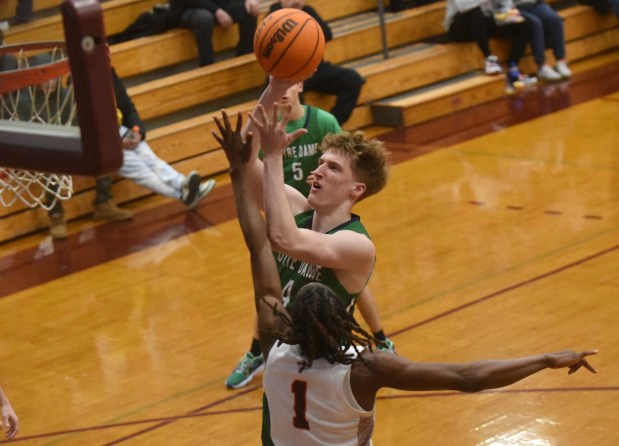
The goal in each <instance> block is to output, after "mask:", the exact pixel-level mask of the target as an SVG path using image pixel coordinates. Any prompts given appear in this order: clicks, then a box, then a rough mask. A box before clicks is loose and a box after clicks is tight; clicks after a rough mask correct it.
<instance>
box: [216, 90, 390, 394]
mask: <svg viewBox="0 0 619 446" xmlns="http://www.w3.org/2000/svg"><path fill="white" fill-rule="evenodd" d="M302 92H303V83H302V82H300V83H294V84H290V85H289V87H288V88H287V89H286V90H285V91H284V93H283V94H282V96H281V97H280V98H279V100H278V103H279V104H280V105H282V106H288V107H289V108H290V110H289V113H288V122H287V124H286V132H287V133H290V134H292V133H294V132H296V131H297V130H300V129H304V130H305V132H300V133H299V134H300V136H298V137H297V138H296V139H294V140H292V141H291V142H290V144H289V145H288V146H286V148H285V150H284V152H283V176H284V181H285V183H286V184H288V185H290V186H292V187H293V188H295V189H297V190H298V191H299V192H301V193H302V194H303V196H304V197H307V196H308V195H309V193H310V185H309V183H308V181H307V178H308V176H309V175H310V174H311V172H312V171H313V170H314V169H316V167H317V166H318V164H319V159H320V156H321V152H320V150H319V147H320V145H321V143H322V141H323V139H324V137H325V136H326V135H329V134H338V133H341V132H342V129H341V128H340V126H339V124H338V123H337V120H336V118H335V117H334V116H333V115H331V114H330V113H329V112H326V111H324V110H321V109H319V108H316V107H311V106H308V105H304V104H302V103H301V99H300V94H301V93H302ZM263 105H265V106H268V104H263ZM258 141H259V135H254V142H255V143H256V144H255V146H256V147H257V146H259V144H258ZM259 199H260V202H262V198H261V197H259ZM309 217H311V215H309ZM355 219H356V221H357V223H355V224H354V225H348V227H347V228H346V229H349V230H350V229H351V227H352V226H355V227H357V228H360V229H358V230H357V232H361V233H363V234H365V236H366V237H368V235H367V232H366V231H365V229H364V228H363V226H362V225H361V223H360V222H359V218H358V217H355ZM342 229H344V228H338V230H342ZM352 230H356V229H352ZM276 259H280V260H281V261H278V268H279V271H280V278H281V280H282V284H281V285H282V288H283V289H284V293H285V296H286V295H294V294H295V293H296V291H297V290H298V289H300V288H301V287H302V286H303V284H305V283H307V282H309V281H312V280H311V277H312V274H320V275H321V277H322V279H319V280H318V281H320V282H321V283H325V284H327V285H329V286H330V287H331V288H333V289H338V290H340V291H341V292H342V295H343V296H345V297H343V299H344V300H347V301H348V302H346V303H345V305H346V306H347V307H350V310H351V311H352V306H353V304H354V303H355V302H357V303H358V308H359V310H360V312H361V314H362V316H363V318H364V319H365V321H366V323H367V324H368V326H369V328H370V330H371V331H372V333H373V334H374V336H375V337H376V338H377V339H379V340H380V341H382V343H381V344H379V346H380V347H381V348H383V349H385V350H389V351H394V344H393V342H392V341H391V340H390V339H388V338H387V337H386V336H385V334H384V332H383V328H382V322H381V320H380V318H379V315H378V308H377V305H376V301H375V300H374V297H373V295H372V293H371V291H370V290H369V288H365V289H363V290H359V289H357V290H354V291H352V292H350V293H349V292H347V291H345V288H344V287H343V286H341V285H338V282H337V274H336V273H335V272H333V271H332V270H327V269H324V268H322V267H321V266H314V265H309V264H308V263H306V262H301V261H297V260H293V259H291V258H290V257H288V256H286V255H285V254H282V253H279V254H278V255H277V256H276ZM284 262H288V263H290V262H293V263H294V266H295V268H296V269H298V271H297V270H296V269H294V270H293V269H291V268H290V266H291V265H290V264H289V265H287V266H284V265H283V263H284ZM295 262H296V263H295ZM312 271H314V272H312ZM291 293H292V294H291ZM263 362H264V357H263V355H262V354H261V351H260V344H259V342H258V333H257V331H254V335H253V338H252V341H251V345H250V349H249V351H248V352H246V353H245V354H244V355H243V357H242V358H241V359H240V361H239V363H238V364H237V366H236V367H235V368H234V370H233V371H232V372H231V374H230V375H229V376H228V378H227V379H226V386H227V387H228V388H240V387H243V386H245V385H247V384H248V383H249V382H250V381H251V379H252V378H253V376H254V375H255V374H256V373H258V372H260V371H261V370H262V367H263Z"/></svg>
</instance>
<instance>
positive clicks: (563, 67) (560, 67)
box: [555, 60, 572, 79]
mask: <svg viewBox="0 0 619 446" xmlns="http://www.w3.org/2000/svg"><path fill="white" fill-rule="evenodd" d="M555 70H556V71H557V73H559V74H560V75H561V77H562V78H563V79H569V78H570V77H572V70H570V68H569V67H568V66H567V63H566V62H565V61H564V60H560V61H559V62H557V65H555Z"/></svg>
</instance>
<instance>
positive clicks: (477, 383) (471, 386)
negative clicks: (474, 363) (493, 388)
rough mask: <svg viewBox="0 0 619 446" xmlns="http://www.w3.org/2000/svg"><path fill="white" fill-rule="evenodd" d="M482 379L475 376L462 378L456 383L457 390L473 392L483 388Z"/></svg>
mask: <svg viewBox="0 0 619 446" xmlns="http://www.w3.org/2000/svg"><path fill="white" fill-rule="evenodd" d="M484 389H485V387H484V386H483V381H482V380H480V379H478V378H476V377H467V378H464V379H463V380H462V381H461V382H460V383H459V385H458V390H459V391H460V392H465V393H475V392H481V391H482V390H484Z"/></svg>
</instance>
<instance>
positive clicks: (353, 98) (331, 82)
mask: <svg viewBox="0 0 619 446" xmlns="http://www.w3.org/2000/svg"><path fill="white" fill-rule="evenodd" d="M282 8H295V9H300V10H302V11H304V12H306V13H308V14H309V15H310V16H312V17H313V18H314V19H316V21H317V22H318V24H319V25H320V27H321V28H322V32H323V33H324V35H325V40H326V41H327V42H328V41H329V40H331V39H333V32H332V31H331V28H329V25H328V24H327V22H325V21H324V20H323V19H322V18H321V17H320V15H319V14H318V12H316V10H315V9H314V8H312V7H311V6H307V5H306V4H305V0H280V1H278V2H275V3H273V4H272V5H271V8H270V10H269V12H273V11H277V10H278V9H282ZM364 83H365V79H363V77H361V75H360V74H359V73H357V72H356V71H355V70H353V69H352V68H346V67H343V66H341V65H335V64H332V63H329V62H326V61H324V60H323V61H322V62H320V65H318V68H317V69H316V72H315V73H314V75H313V76H312V77H310V78H309V79H306V80H305V81H304V89H305V91H318V92H320V93H326V94H334V95H336V97H337V99H336V101H335V105H334V106H333V108H332V109H331V110H330V112H331V114H332V115H333V116H335V119H337V122H338V123H339V124H340V125H342V124H344V123H345V122H346V121H348V118H350V115H351V114H352V112H353V110H354V109H355V106H356V105H357V100H358V99H359V95H360V94H361V87H362V86H363V84H364Z"/></svg>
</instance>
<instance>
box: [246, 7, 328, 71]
mask: <svg viewBox="0 0 619 446" xmlns="http://www.w3.org/2000/svg"><path fill="white" fill-rule="evenodd" d="M324 52H325V36H324V34H323V32H322V29H321V28H320V25H319V24H318V22H317V21H316V20H314V18H313V17H311V16H310V15H309V14H307V13H305V12H303V11H301V10H300V9H293V8H284V9H279V10H277V11H275V12H272V13H271V14H269V15H268V16H266V17H265V19H264V20H263V21H262V23H261V24H260V26H258V29H256V34H255V35H254V54H255V55H256V59H257V60H258V63H259V64H260V66H261V67H262V69H263V70H264V71H265V72H267V73H268V74H271V75H272V76H274V77H277V78H279V79H284V80H287V81H292V82H301V81H302V80H304V79H307V78H308V77H310V76H311V75H312V74H313V73H314V71H315V70H316V67H318V64H320V62H321V61H322V58H323V56H324Z"/></svg>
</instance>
